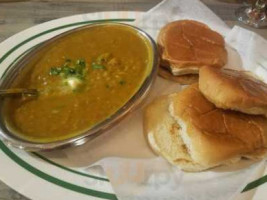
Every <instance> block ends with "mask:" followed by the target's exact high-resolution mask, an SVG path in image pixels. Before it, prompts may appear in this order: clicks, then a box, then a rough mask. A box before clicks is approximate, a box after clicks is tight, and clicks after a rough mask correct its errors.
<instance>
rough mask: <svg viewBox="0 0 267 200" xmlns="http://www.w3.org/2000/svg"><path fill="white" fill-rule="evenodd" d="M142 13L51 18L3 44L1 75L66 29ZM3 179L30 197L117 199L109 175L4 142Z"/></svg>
mask: <svg viewBox="0 0 267 200" xmlns="http://www.w3.org/2000/svg"><path fill="white" fill-rule="evenodd" d="M138 15H140V12H100V13H90V14H82V15H75V16H71V17H65V18H61V19H57V20H53V21H49V22H46V23H43V24H40V25H37V26H34V27H32V28H29V29H27V30H25V31H22V32H20V33H18V34H16V35H14V36H12V37H10V38H9V39H7V40H5V41H4V42H2V43H1V44H0V55H1V57H0V66H1V67H0V76H2V75H3V73H4V72H5V71H6V69H7V68H8V67H11V66H12V65H13V64H14V63H15V62H16V61H17V60H18V59H19V58H20V57H22V56H23V55H24V54H25V53H26V52H27V51H28V50H30V49H31V48H32V47H34V46H35V45H37V44H39V43H41V42H43V41H45V40H47V39H49V38H52V37H54V36H56V35H58V34H60V33H62V32H65V31H68V30H70V29H73V28H77V27H79V26H83V25H86V24H90V23H95V22H102V21H106V20H109V21H117V22H123V23H132V22H133V21H134V19H135V18H136V17H137V16H138ZM0 149H1V151H0V179H1V180H2V181H3V182H5V183H6V184H7V185H9V186H10V187H12V188H14V189H15V190H17V191H18V192H20V193H21V194H23V195H25V196H26V197H29V198H30V199H38V200H43V199H64V200H74V199H79V200H83V199H88V197H89V199H117V198H116V195H115V194H114V191H113V189H112V187H111V185H110V182H109V180H108V179H107V177H105V176H103V175H101V174H99V173H97V172H90V174H88V172H85V171H83V170H82V169H73V168H72V169H71V168H67V167H64V166H62V165H59V164H56V163H54V162H52V161H50V160H48V159H46V158H44V157H39V156H38V154H31V153H27V152H25V151H21V150H18V149H14V148H12V147H8V146H6V145H5V144H4V143H3V142H2V141H0Z"/></svg>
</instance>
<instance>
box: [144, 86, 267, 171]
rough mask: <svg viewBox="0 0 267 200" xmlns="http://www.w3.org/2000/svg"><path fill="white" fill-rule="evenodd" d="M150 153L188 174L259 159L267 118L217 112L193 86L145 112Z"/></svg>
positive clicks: (264, 145)
mask: <svg viewBox="0 0 267 200" xmlns="http://www.w3.org/2000/svg"><path fill="white" fill-rule="evenodd" d="M144 133H145V134H146V137H147V139H148V143H149V145H150V146H151V148H152V149H153V150H154V151H155V152H156V153H157V154H159V155H161V156H163V157H164V158H166V159H167V160H168V161H169V162H170V163H172V164H174V165H176V166H178V167H180V168H181V169H183V170H185V171H202V170H205V169H209V168H212V167H215V166H219V165H223V164H231V163H235V162H238V161H239V160H240V159H241V158H242V157H246V158H249V159H259V158H262V157H263V156H265V154H266V148H267V119H266V118H264V117H262V116H251V115H247V114H243V113H239V112H235V111H225V110H223V109H218V108H216V107H215V106H214V105H213V104H212V103H210V102H209V101H208V100H207V99H206V98H205V97H204V96H203V95H202V94H201V92H200V91H199V89H198V84H193V85H191V86H189V87H187V88H186V89H184V90H183V91H181V92H180V93H177V94H172V95H169V96H164V97H160V98H158V99H156V100H154V101H153V102H152V103H151V104H150V105H148V106H147V107H146V109H145V112H144Z"/></svg>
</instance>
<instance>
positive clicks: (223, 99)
mask: <svg viewBox="0 0 267 200" xmlns="http://www.w3.org/2000/svg"><path fill="white" fill-rule="evenodd" d="M199 73H200V80H199V84H200V90H201V92H202V93H203V94H204V95H205V96H206V97H207V98H208V99H209V100H210V101H212V102H213V103H214V104H216V106H218V107H222V108H225V109H233V110H239V111H242V112H245V113H249V114H265V113H266V114H267V84H265V83H264V82H262V81H260V80H258V79H256V78H255V77H253V76H251V75H250V74H249V73H247V72H246V71H237V70H232V69H214V68H211V67H202V68H201V69H200V72H199ZM255 112H256V113H255Z"/></svg>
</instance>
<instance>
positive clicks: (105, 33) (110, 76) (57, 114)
mask: <svg viewBox="0 0 267 200" xmlns="http://www.w3.org/2000/svg"><path fill="white" fill-rule="evenodd" d="M150 52H151V51H150V49H149V45H148V43H147V41H146V40H145V39H144V38H143V36H141V35H139V34H138V33H137V32H136V31H135V30H133V29H131V28H129V27H126V26H121V25H115V24H114V25H99V26H95V27H90V28H86V29H82V30H79V31H76V32H74V33H71V34H68V35H66V36H64V37H62V38H60V39H57V40H56V41H54V42H53V43H51V44H49V45H48V46H46V47H45V48H43V49H42V50H41V51H40V52H39V55H37V56H36V58H34V59H32V60H31V61H30V62H29V63H27V64H26V66H25V67H24V68H23V70H22V72H20V73H19V75H18V76H17V77H16V79H15V81H14V82H13V84H12V86H11V87H13V88H37V89H38V90H39V91H40V93H39V96H38V97H37V98H9V99H6V100H5V102H4V103H5V106H4V107H5V112H6V113H5V116H6V119H5V121H6V123H7V124H8V127H9V128H10V129H12V132H15V133H16V134H18V135H19V136H21V137H24V138H25V137H26V138H27V139H28V140H32V141H39V142H48V141H56V140H59V139H64V138H68V137H71V136H74V135H77V134H80V133H81V132H84V131H86V130H88V129H90V128H91V127H93V126H94V125H96V124H98V123H99V122H101V121H103V120H105V119H107V118H108V117H109V116H111V115H112V114H114V113H115V112H116V111H118V109H119V108H121V107H122V106H123V105H124V104H125V103H126V102H127V101H128V100H129V99H130V98H131V97H132V96H133V95H134V94H135V93H136V92H137V90H138V89H139V88H140V86H141V84H142V83H143V81H144V79H145V77H146V75H147V74H148V72H149V71H150V70H151V58H150V57H151V55H150Z"/></svg>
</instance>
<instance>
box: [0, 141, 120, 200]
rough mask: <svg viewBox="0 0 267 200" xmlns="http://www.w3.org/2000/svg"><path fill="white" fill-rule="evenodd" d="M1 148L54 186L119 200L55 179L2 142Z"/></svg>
mask: <svg viewBox="0 0 267 200" xmlns="http://www.w3.org/2000/svg"><path fill="white" fill-rule="evenodd" d="M0 148H1V150H2V151H3V152H4V153H5V154H6V155H7V156H8V157H9V158H11V159H12V160H13V161H14V162H15V163H17V164H18V165H20V166H21V167H22V168H24V169H26V170H27V171H29V172H31V173H32V174H34V175H36V176H38V177H40V178H42V179H44V180H46V181H48V182H50V183H54V184H56V185H58V186H61V187H63V188H65V189H68V190H72V191H74V192H78V193H81V194H85V195H89V196H94V197H99V198H102V199H110V200H117V197H116V195H115V194H112V193H106V192H100V191H96V190H92V189H89V188H85V187H81V186H78V185H75V184H72V183H68V182H66V181H63V180H61V179H58V178H55V177H53V176H51V175H49V174H47V173H44V172H42V171H40V170H39V169H37V168H35V167H33V166H31V165H30V164H28V163H27V162H25V161H24V160H22V159H21V158H19V157H18V156H17V155H16V154H15V153H13V152H12V151H10V149H9V148H8V147H7V146H6V145H5V144H4V143H3V142H2V141H1V140H0Z"/></svg>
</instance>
